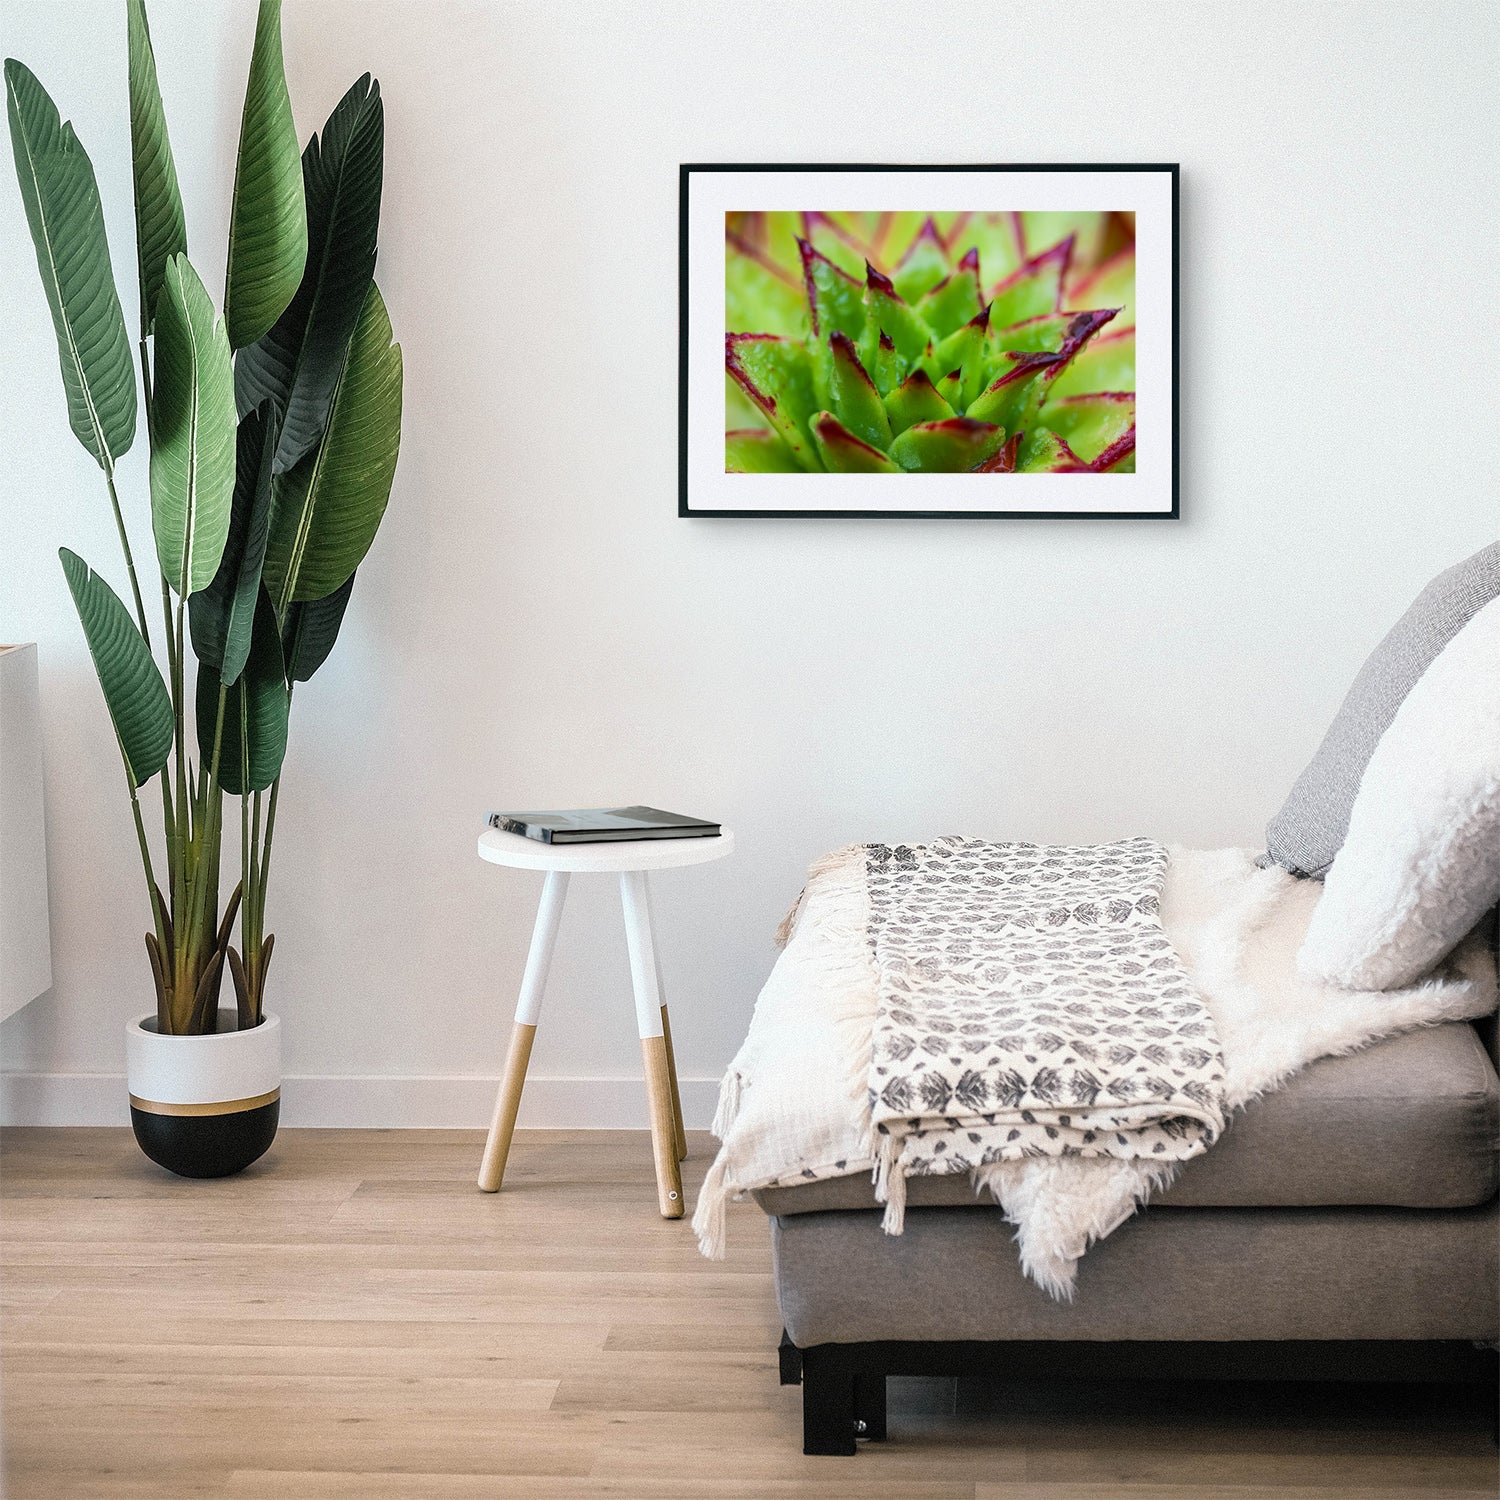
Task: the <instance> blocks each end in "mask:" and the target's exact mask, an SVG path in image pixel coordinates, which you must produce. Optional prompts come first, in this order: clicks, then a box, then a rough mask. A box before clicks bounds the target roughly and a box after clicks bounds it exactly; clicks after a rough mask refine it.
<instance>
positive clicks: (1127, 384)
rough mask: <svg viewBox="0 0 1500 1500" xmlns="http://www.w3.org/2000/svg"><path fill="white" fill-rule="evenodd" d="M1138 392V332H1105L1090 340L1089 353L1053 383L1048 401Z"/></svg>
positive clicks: (1075, 361) (1127, 330) (1080, 356)
mask: <svg viewBox="0 0 1500 1500" xmlns="http://www.w3.org/2000/svg"><path fill="white" fill-rule="evenodd" d="M1134 389H1135V330H1134V329H1133V328H1127V329H1125V330H1124V331H1123V332H1120V333H1114V332H1105V333H1101V334H1099V336H1098V337H1097V338H1094V339H1091V340H1090V341H1089V345H1088V347H1087V348H1086V349H1083V350H1080V351H1079V353H1078V355H1077V357H1076V358H1075V359H1074V360H1073V362H1072V363H1071V364H1070V365H1069V366H1068V368H1067V369H1066V370H1064V371H1063V372H1062V374H1061V375H1059V376H1058V377H1057V379H1056V380H1054V381H1053V382H1052V387H1051V392H1050V394H1049V396H1048V398H1047V399H1048V400H1049V401H1056V400H1057V399H1058V398H1059V397H1061V396H1080V395H1087V394H1089V393H1090V392H1093V391H1133V390H1134Z"/></svg>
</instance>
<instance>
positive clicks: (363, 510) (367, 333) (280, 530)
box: [265, 282, 401, 617]
mask: <svg viewBox="0 0 1500 1500" xmlns="http://www.w3.org/2000/svg"><path fill="white" fill-rule="evenodd" d="M400 447H401V346H400V345H399V344H393V343H392V342H391V320H390V317H389V316H388V315H387V313H386V310H385V302H384V300H383V299H382V297H381V295H380V289H379V288H378V287H377V286H376V285H375V284H374V282H371V283H370V289H369V294H368V295H367V297H366V298H365V306H364V311H363V312H361V314H360V317H359V323H358V325H357V326H356V327H355V330H354V337H353V338H352V339H350V341H349V350H348V357H347V358H346V359H345V361H344V366H343V369H342V370H341V371H340V374H339V378H338V381H337V383H336V385H335V388H334V395H333V403H332V405H331V406H330V408H329V412H328V430H327V431H326V432H325V433H324V435H323V441H322V442H321V443H320V444H319V445H318V447H317V448H316V449H315V450H314V451H313V452H312V453H311V454H309V455H308V456H307V458H305V459H304V460H303V461H302V462H301V463H300V464H298V465H297V467H296V468H295V469H293V470H292V472H291V473H290V474H282V475H278V476H277V479H276V482H275V489H274V492H273V495H272V500H271V536H270V540H269V542H268V543H267V545H266V564H265V579H266V587H267V588H268V589H269V590H270V593H271V598H272V600H273V601H274V603H275V605H276V612H277V614H278V615H279V616H282V617H284V616H285V615H286V611H287V606H288V605H290V604H293V603H296V602H299V601H302V600H307V599H321V598H323V597H324V595H326V594H331V593H333V592H334V590H335V589H337V588H338V587H339V585H340V584H342V583H343V582H344V581H345V580H346V579H347V578H348V577H349V575H350V574H351V573H353V572H354V570H355V569H356V568H357V567H358V566H359V565H360V563H361V562H363V561H364V556H365V553H366V552H368V551H369V550H370V543H371V542H373V541H374V540H375V532H376V529H377V528H378V527H379V525H380V518H381V517H382V516H383V515H384V514H385V506H386V501H387V500H389V499H390V494H391V479H392V476H393V475H394V474H395V472H396V456H397V453H398V452H399V450H400ZM278 451H279V450H278Z"/></svg>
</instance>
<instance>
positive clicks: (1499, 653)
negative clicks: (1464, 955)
mask: <svg viewBox="0 0 1500 1500" xmlns="http://www.w3.org/2000/svg"><path fill="white" fill-rule="evenodd" d="M1497 901H1500V599H1496V600H1494V601H1493V602H1492V603H1490V604H1487V605H1485V607H1484V608H1483V609H1481V610H1480V611H1479V613H1478V614H1476V615H1475V616H1474V618H1473V619H1472V620H1470V621H1469V623H1468V624H1467V625H1465V626H1464V628H1463V629H1462V630H1460V631H1459V633H1458V634H1457V635H1456V636H1454V637H1453V639H1452V640H1451V641H1449V643H1448V644H1447V645H1446V646H1445V647H1444V648H1443V650H1442V651H1441V652H1440V653H1439V654H1438V656H1437V658H1436V659H1435V660H1434V661H1433V662H1432V664H1431V665H1430V666H1429V667H1428V668H1427V670H1426V671H1425V672H1424V673H1423V674H1422V676H1421V677H1420V678H1418V680H1417V683H1416V686H1415V687H1413V688H1412V690H1411V692H1410V693H1409V694H1408V695H1407V697H1406V701H1405V702H1404V703H1402V705H1401V707H1400V708H1399V709H1398V710H1397V712H1396V717H1395V718H1394V719H1393V720H1392V721H1391V725H1390V727H1389V728H1388V729H1387V730H1386V731H1385V733H1384V735H1382V736H1381V740H1380V743H1379V744H1378V745H1377V746H1376V747H1375V753H1374V754H1373V755H1372V756H1371V757H1370V763H1369V765H1368V766H1367V767H1366V768H1365V773H1364V776H1363V778H1362V779H1361V780H1360V783H1359V794H1358V795H1357V796H1356V797H1355V799H1354V807H1353V810H1352V812H1351V814H1350V818H1349V836H1348V837H1347V838H1346V839H1345V840H1344V846H1343V848H1342V849H1340V851H1339V853H1338V856H1337V858H1335V860H1334V862H1333V868H1332V869H1331V870H1329V872H1328V878H1327V880H1326V882H1325V884H1324V889H1323V895H1322V897H1321V898H1320V899H1319V901H1318V906H1317V909H1316V911H1314V913H1313V917H1312V921H1311V923H1310V924H1309V926H1308V929H1307V937H1306V939H1305V940H1304V942H1303V944H1302V951H1301V953H1300V954H1299V955H1298V967H1299V968H1300V969H1301V971H1302V973H1303V974H1304V975H1305V976H1306V977H1307V978H1309V979H1316V980H1321V981H1323V982H1324V983H1327V984H1337V985H1343V986H1345V987H1348V988H1353V989H1365V990H1389V989H1395V988H1396V987H1398V986H1400V985H1406V984H1410V983H1412V982H1413V981H1414V980H1416V979H1419V978H1421V977H1422V976H1423V975H1424V974H1427V973H1428V972H1429V971H1430V970H1431V969H1432V968H1433V966H1434V965H1435V964H1437V963H1438V962H1440V961H1441V960H1442V959H1443V958H1445V957H1446V956H1447V955H1448V954H1449V953H1450V952H1451V951H1452V949H1453V948H1454V947H1455V946H1456V945H1457V943H1458V942H1459V940H1460V939H1461V938H1463V937H1464V935H1465V934H1466V933H1468V932H1469V931H1471V930H1472V928H1473V927H1474V924H1475V923H1476V922H1477V921H1478V920H1479V919H1480V917H1482V916H1483V915H1484V913H1485V912H1486V911H1487V910H1488V909H1489V908H1490V907H1491V906H1493V905H1495V904H1496V902H1497Z"/></svg>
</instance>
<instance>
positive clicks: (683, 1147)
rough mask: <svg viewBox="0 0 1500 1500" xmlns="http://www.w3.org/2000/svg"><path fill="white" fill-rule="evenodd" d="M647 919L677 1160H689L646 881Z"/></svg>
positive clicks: (659, 951) (653, 918) (654, 920)
mask: <svg viewBox="0 0 1500 1500" xmlns="http://www.w3.org/2000/svg"><path fill="white" fill-rule="evenodd" d="M646 920H647V921H648V922H649V923H650V924H651V948H652V952H653V954H654V955H655V958H656V998H657V999H658V1000H660V1001H661V1034H662V1036H663V1037H664V1038H665V1039H666V1043H667V1076H668V1077H669V1078H670V1079H671V1080H672V1128H673V1134H674V1135H675V1136H676V1138H677V1160H678V1161H686V1160H687V1127H686V1126H685V1125H684V1124H683V1121H682V1094H681V1093H680V1091H679V1090H678V1087H677V1053H676V1051H675V1049H674V1048H673V1046H672V1023H671V1021H670V1020H668V1018H667V987H666V985H665V984H664V983H663V982H662V977H661V949H660V948H658V947H657V946H656V913H655V911H654V910H653V909H652V906H651V883H650V882H649V881H647V882H646Z"/></svg>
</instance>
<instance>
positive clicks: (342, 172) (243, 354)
mask: <svg viewBox="0 0 1500 1500" xmlns="http://www.w3.org/2000/svg"><path fill="white" fill-rule="evenodd" d="M384 158H385V109H384V106H383V105H382V103H381V101H380V85H379V84H378V83H373V82H372V81H371V79H370V75H369V74H368V73H366V74H365V75H364V77H362V78H361V79H360V80H359V82H358V83H356V84H355V85H354V86H353V87H352V88H351V89H350V90H349V92H348V93H347V94H345V95H344V97H343V98H342V99H341V100H340V101H339V102H338V104H337V106H336V107H335V108H334V111H333V113H332V114H331V115H330V116H329V117H328V123H327V124H326V125H324V127H323V134H322V137H321V139H320V138H319V137H318V136H314V137H313V138H312V140H310V141H309V142H308V143H307V149H306V150H305V151H304V152H303V153H302V183H303V191H304V192H305V193H306V196H307V268H306V270H305V271H304V272H303V275H302V283H301V285H300V286H299V287H298V288H297V295H296V296H295V297H293V298H292V301H291V305H290V306H289V307H288V308H287V310H286V311H285V312H284V313H282V315H281V316H280V317H279V318H278V319H277V320H276V324H275V326H274V327H273V328H272V329H271V331H270V332H269V333H267V334H266V335H265V337H264V338H262V339H259V340H258V341H257V342H256V343H254V344H251V345H248V346H247V347H246V348H244V349H243V350H241V351H240V355H239V358H238V360H237V362H236V367H235V393H236V396H237V397H238V400H239V408H240V411H241V412H246V411H249V410H250V408H251V407H253V406H258V405H259V404H260V403H261V402H262V401H264V400H266V399H267V398H268V397H269V398H270V399H271V400H273V401H274V402H275V403H276V408H277V410H278V411H279V412H280V413H281V417H282V421H281V437H280V439H279V440H278V443H277V449H276V472H277V473H278V474H284V473H286V472H287V471H288V470H289V469H291V468H293V467H294V466H295V465H296V463H297V462H298V461H299V460H300V459H302V458H303V457H304V456H305V455H307V454H308V453H310V452H311V451H312V450H313V448H315V447H316V446H317V444H318V442H319V440H320V439H321V438H322V436H323V429H324V427H325V425H326V424H327V420H328V412H329V408H330V407H331V405H332V403H333V395H334V389H335V387H336V386H337V385H338V382H339V376H340V372H341V371H342V369H343V367H344V356H345V353H346V352H347V350H348V347H349V341H350V339H351V337H352V336H353V333H354V326H355V324H356V323H357V322H358V321H359V316H360V310H361V308H362V307H363V306H364V303H365V294H366V293H367V292H368V291H369V288H370V283H371V279H372V278H373V276H374V274H375V239H376V233H377V231H378V229H379V226H380V190H381V180H382V174H383V171H384Z"/></svg>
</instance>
